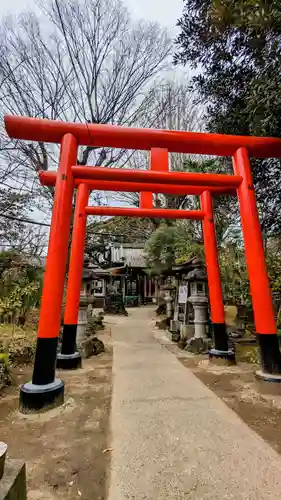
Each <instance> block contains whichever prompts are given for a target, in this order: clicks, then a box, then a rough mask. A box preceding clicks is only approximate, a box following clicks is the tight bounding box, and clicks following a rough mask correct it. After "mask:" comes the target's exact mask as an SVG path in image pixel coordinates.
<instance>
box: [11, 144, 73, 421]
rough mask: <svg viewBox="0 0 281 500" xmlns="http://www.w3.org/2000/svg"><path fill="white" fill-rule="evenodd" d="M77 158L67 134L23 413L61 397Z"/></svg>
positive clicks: (22, 398) (23, 393)
mask: <svg viewBox="0 0 281 500" xmlns="http://www.w3.org/2000/svg"><path fill="white" fill-rule="evenodd" d="M76 161H77V141H76V139H75V137H74V136H73V135H72V134H66V135H65V136H64V137H63V139H62V141H61V150H60V162H59V168H58V175H57V180H56V188H55V198H54V206H53V212H52V224H51V231H50V239H49V248H48V256H47V262H46V271H45V277H44V287H43V294H42V301H41V309H40V320H39V327H38V338H37V346H36V354H35V361H34V371H33V377H32V382H30V383H27V384H24V385H23V386H22V387H21V390H20V410H21V411H22V412H23V413H27V412H29V411H38V410H41V409H42V408H44V407H48V406H53V405H57V404H61V403H62V402H63V398H64V383H63V382H62V381H61V380H59V379H56V378H55V369H56V358H57V345H58V336H59V332H60V325H61V308H62V300H63V290H64V280H65V271H66V264H67V254H68V241H69V240H68V239H69V232H70V222H71V213H72V197H73V190H74V179H73V177H72V172H71V166H72V165H73V164H75V163H76Z"/></svg>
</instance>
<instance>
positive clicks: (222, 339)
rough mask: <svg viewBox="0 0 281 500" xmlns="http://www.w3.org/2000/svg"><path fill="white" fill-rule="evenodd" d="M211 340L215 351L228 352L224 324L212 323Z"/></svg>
mask: <svg viewBox="0 0 281 500" xmlns="http://www.w3.org/2000/svg"><path fill="white" fill-rule="evenodd" d="M213 338H214V348H215V350H216V351H225V352H227V351H228V350H229V348H228V335H227V331H226V325H225V323H213Z"/></svg>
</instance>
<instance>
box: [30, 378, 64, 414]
mask: <svg viewBox="0 0 281 500" xmlns="http://www.w3.org/2000/svg"><path fill="white" fill-rule="evenodd" d="M63 401H64V383H63V382H62V381H61V380H59V379H55V380H54V382H51V383H49V384H45V385H37V384H33V383H32V382H28V383H27V384H24V385H22V386H21V389H20V411H21V412H22V413H31V412H40V411H42V410H47V409H50V407H55V406H59V405H61V404H63Z"/></svg>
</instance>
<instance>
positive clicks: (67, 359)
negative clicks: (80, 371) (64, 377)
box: [57, 351, 82, 370]
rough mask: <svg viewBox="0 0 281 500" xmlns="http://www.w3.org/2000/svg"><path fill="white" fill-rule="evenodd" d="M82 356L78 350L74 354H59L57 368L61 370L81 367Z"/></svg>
mask: <svg viewBox="0 0 281 500" xmlns="http://www.w3.org/2000/svg"><path fill="white" fill-rule="evenodd" d="M81 365H82V358H81V354H80V352H78V351H76V352H74V353H73V354H62V353H58V355H57V368H58V369H60V370H76V369H77V368H81Z"/></svg>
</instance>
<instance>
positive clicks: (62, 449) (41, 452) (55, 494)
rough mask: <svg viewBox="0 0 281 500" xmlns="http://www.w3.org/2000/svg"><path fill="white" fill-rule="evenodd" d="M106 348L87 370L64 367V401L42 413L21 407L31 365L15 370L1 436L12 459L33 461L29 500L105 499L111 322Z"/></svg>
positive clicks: (0, 420) (2, 410) (1, 408)
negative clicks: (22, 410) (20, 397)
mask: <svg viewBox="0 0 281 500" xmlns="http://www.w3.org/2000/svg"><path fill="white" fill-rule="evenodd" d="M99 338H100V339H101V340H103V342H104V343H105V345H106V352H105V353H102V354H100V355H98V356H94V357H92V358H90V359H87V360H84V362H83V369H81V370H76V371H72V372H71V371H68V372H65V371H63V372H62V371H60V372H59V371H58V372H57V376H58V377H60V378H62V379H63V380H64V382H65V403H64V405H63V406H60V407H58V408H54V409H52V410H49V411H48V412H46V413H41V414H37V415H22V414H20V413H19V411H18V393H19V386H20V385H21V384H22V383H23V382H26V381H28V380H30V378H31V367H25V368H17V369H16V370H15V371H14V374H13V376H14V384H13V385H12V386H11V387H9V388H6V389H5V390H4V391H3V392H2V393H1V399H0V439H1V440H2V441H4V442H5V443H7V444H8V454H9V456H10V457H11V458H22V459H24V461H25V462H26V466H27V484H28V500H54V499H56V500H60V499H61V500H62V499H63V500H72V499H77V498H81V499H83V500H104V499H105V498H106V496H107V495H106V491H107V477H108V468H109V463H110V449H109V435H108V433H109V415H110V404H111V373H112V348H111V346H110V326H107V328H106V330H105V331H104V332H102V333H101V334H99Z"/></svg>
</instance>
